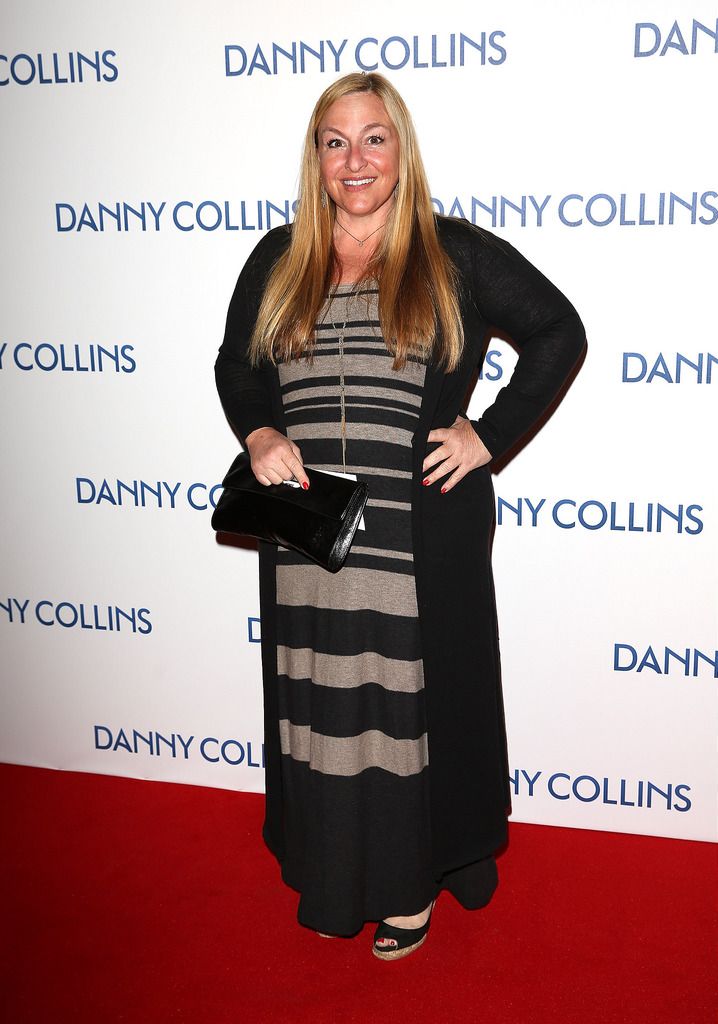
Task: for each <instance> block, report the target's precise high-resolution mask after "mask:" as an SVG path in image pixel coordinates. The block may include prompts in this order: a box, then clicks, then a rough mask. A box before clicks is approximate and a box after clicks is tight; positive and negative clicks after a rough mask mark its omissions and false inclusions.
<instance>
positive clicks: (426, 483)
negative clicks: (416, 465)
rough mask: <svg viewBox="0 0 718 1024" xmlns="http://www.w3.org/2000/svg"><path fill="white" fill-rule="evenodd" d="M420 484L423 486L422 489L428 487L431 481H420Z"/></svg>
mask: <svg viewBox="0 0 718 1024" xmlns="http://www.w3.org/2000/svg"><path fill="white" fill-rule="evenodd" d="M421 482H422V484H423V485H424V487H428V485H429V484H430V483H431V480H422V481H421Z"/></svg>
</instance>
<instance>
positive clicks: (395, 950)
mask: <svg viewBox="0 0 718 1024" xmlns="http://www.w3.org/2000/svg"><path fill="white" fill-rule="evenodd" d="M434 903H436V900H434V901H433V902H432V904H431V910H430V911H429V916H428V917H427V919H426V923H425V924H423V925H421V927H420V928H396V927H395V926H394V925H392V924H387V923H386V921H380V922H379V924H378V925H377V929H376V931H375V932H374V941H373V943H372V947H371V951H372V953H373V954H374V956H376V957H378V958H379V959H380V960H399V959H400V958H401V957H403V956H408V955H409V953H413V952H414V950H415V949H418V948H419V946H421V945H423V943H424V942H426V936H427V934H428V932H429V925H430V924H431V915H432V914H433V912H434ZM378 939H394V941H395V942H396V945H395V946H377V940H378Z"/></svg>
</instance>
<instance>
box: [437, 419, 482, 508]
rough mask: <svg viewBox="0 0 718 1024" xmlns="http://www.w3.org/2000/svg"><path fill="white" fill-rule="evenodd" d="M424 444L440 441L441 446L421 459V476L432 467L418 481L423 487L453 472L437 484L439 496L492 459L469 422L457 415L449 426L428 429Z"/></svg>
mask: <svg viewBox="0 0 718 1024" xmlns="http://www.w3.org/2000/svg"><path fill="white" fill-rule="evenodd" d="M427 441H441V442H442V444H441V445H440V446H439V447H438V448H436V449H434V451H433V452H431V453H430V454H429V455H427V456H426V458H425V459H424V463H423V466H422V471H423V472H424V473H426V471H427V470H428V469H431V467H432V466H436V469H435V470H434V471H433V473H430V474H429V475H428V476H425V477H424V479H423V481H422V482H423V483H424V484H425V485H428V484H433V483H434V481H435V480H440V479H441V477H443V476H446V474H447V473H449V472H451V471H452V470H453V472H452V473H451V476H450V477H449V478H448V480H445V481H444V482H443V483H442V485H441V493H442V494H444V493H445V492H446V491H449V490H451V488H452V487H453V486H454V485H455V484H458V482H459V480H462V479H463V478H464V477H465V476H466V474H467V473H470V472H471V470H472V469H478V468H479V466H485V465H486V463H487V462H490V461H491V459H492V458H493V456H492V455H491V452H490V451H489V449H488V448H487V447H486V445H485V444H484V442H483V441H482V440H481V438H480V437H479V435H478V434H477V433H476V431H475V430H474V428H473V427H472V425H471V421H470V420H467V419H464V417H463V416H457V417H456V419H455V420H454V422H453V423H452V425H451V426H450V427H437V428H436V430H430V431H429V434H428V437H427Z"/></svg>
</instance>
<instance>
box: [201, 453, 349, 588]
mask: <svg viewBox="0 0 718 1024" xmlns="http://www.w3.org/2000/svg"><path fill="white" fill-rule="evenodd" d="M304 472H305V473H306V474H307V477H308V479H309V488H308V489H307V490H306V491H305V490H304V489H303V488H301V487H298V486H296V485H293V484H291V483H281V484H269V485H265V484H260V482H259V481H258V480H257V478H256V477H255V475H254V473H253V472H252V468H251V465H250V459H249V455H248V454H247V453H246V452H240V454H239V455H238V456H237V458H236V459H235V460H234V462H233V463H232V465H231V466H230V467H229V470H228V471H227V474H226V476H225V478H224V480H223V481H222V486H223V488H224V490H223V491H222V494H221V496H220V499H219V501H218V502H217V507H216V508H215V510H214V512H213V514H212V528H213V529H214V530H217V531H218V532H222V533H234V534H238V535H240V536H246V537H256V538H258V539H259V540H265V541H270V542H271V543H274V544H281V545H282V546H283V547H286V548H292V549H293V550H294V551H298V552H300V553H301V554H302V555H305V556H306V557H307V558H309V559H311V561H313V562H316V564H317V565H321V566H322V568H324V569H326V570H327V571H328V572H339V570H340V569H341V567H342V566H343V564H344V562H345V561H346V557H347V555H348V554H349V549H350V547H351V545H352V541H353V540H354V534H355V533H356V529H357V526H358V525H359V521H360V520H361V516H362V512H363V511H364V506H365V505H366V501H367V497H368V489H367V485H366V483H363V482H361V481H356V480H348V479H345V478H343V477H337V476H333V475H332V474H331V473H323V472H322V471H321V470H318V469H310V468H308V467H306V466H305V468H304Z"/></svg>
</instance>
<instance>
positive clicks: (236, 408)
mask: <svg viewBox="0 0 718 1024" xmlns="http://www.w3.org/2000/svg"><path fill="white" fill-rule="evenodd" d="M280 231H282V229H275V230H274V231H271V232H269V233H268V234H267V235H265V236H264V237H263V238H262V239H260V241H259V243H258V244H257V245H256V246H255V247H254V249H253V250H252V252H251V254H250V256H249V258H248V259H247V262H246V263H245V264H244V267H243V268H242V272H241V274H240V275H239V279H238V280H237V284H236V285H235V288H234V293H233V295H232V299H231V301H230V304H229V310H228V312H227V322H226V326H225V331H224V340H223V341H222V345H221V346H220V349H219V354H218V356H217V359H216V362H215V364H214V378H215V381H216V384H217V391H218V392H219V397H220V401H221V402H222V408H223V409H224V412H225V415H226V417H227V419H228V420H229V422H230V423H231V424H232V426H233V427H234V429H235V431H236V432H237V434H238V435H239V438H240V440H241V442H242V444H243V445H244V447H245V448H246V447H247V436H248V435H249V434H251V433H252V431H254V430H257V429H258V428H259V427H274V428H275V429H276V425H275V423H274V417H273V415H272V404H271V400H270V397H269V388H268V386H267V381H266V374H265V372H264V370H262V369H261V368H257V367H253V366H251V365H250V362H249V355H248V347H249V339H250V338H251V336H252V331H253V329H254V324H255V321H256V319H257V313H258V312H259V305H260V302H261V298H262V291H263V289H264V284H265V281H266V278H267V275H268V273H269V271H270V269H271V266H272V264H273V263H274V259H275V258H276V256H277V255H279V252H280V251H281V247H278V246H277V241H278V240H279V241H281V236H279V237H278V233H279V232H280Z"/></svg>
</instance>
